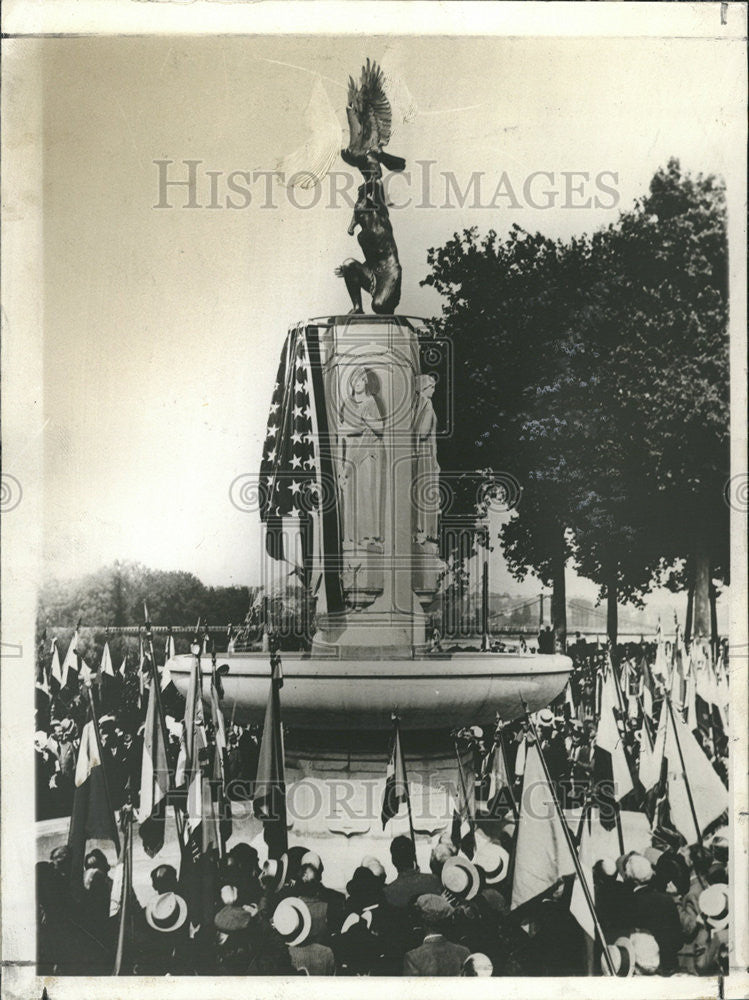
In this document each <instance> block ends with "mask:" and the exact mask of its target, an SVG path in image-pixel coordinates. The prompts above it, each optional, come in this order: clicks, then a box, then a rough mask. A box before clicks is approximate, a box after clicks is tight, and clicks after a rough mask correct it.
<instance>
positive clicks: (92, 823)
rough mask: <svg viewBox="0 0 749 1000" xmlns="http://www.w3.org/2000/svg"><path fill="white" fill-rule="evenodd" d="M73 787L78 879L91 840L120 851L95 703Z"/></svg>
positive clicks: (72, 843) (72, 839)
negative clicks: (104, 841) (88, 842)
mask: <svg viewBox="0 0 749 1000" xmlns="http://www.w3.org/2000/svg"><path fill="white" fill-rule="evenodd" d="M74 784H75V792H74V794H73V809H72V813H71V816H70V828H69V831H68V846H69V847H70V850H71V854H72V873H73V878H74V879H76V878H78V877H79V876H80V875H81V874H82V872H83V859H84V857H85V855H86V843H87V841H88V840H89V839H96V840H111V841H112V843H113V844H114V846H115V848H116V849H117V853H118V854H119V852H120V838H119V836H118V833H117V823H116V822H115V818H114V810H113V809H112V802H111V799H110V797H109V788H108V785H107V775H106V771H105V767H104V763H103V754H102V747H101V738H100V736H99V723H98V722H97V719H96V715H95V713H94V711H93V703H92V704H91V706H90V707H89V721H88V722H87V723H86V725H85V726H84V727H83V731H82V732H81V745H80V749H79V750H78V760H77V762H76V767H75V779H74Z"/></svg>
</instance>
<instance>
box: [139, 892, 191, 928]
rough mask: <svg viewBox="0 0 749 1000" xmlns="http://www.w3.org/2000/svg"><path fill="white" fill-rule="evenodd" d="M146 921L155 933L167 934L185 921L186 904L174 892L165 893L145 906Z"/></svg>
mask: <svg viewBox="0 0 749 1000" xmlns="http://www.w3.org/2000/svg"><path fill="white" fill-rule="evenodd" d="M146 920H147V922H148V924H149V926H150V927H153V929H154V930H155V931H161V932H162V933H163V934H168V933H169V932H170V931H176V930H179V928H180V927H181V926H182V925H183V924H184V922H185V920H187V903H186V902H185V900H184V899H183V898H182V897H181V896H178V895H177V893H176V892H165V893H162V895H161V896H157V897H156V899H152V900H151V901H150V902H149V903H148V904H147V906H146Z"/></svg>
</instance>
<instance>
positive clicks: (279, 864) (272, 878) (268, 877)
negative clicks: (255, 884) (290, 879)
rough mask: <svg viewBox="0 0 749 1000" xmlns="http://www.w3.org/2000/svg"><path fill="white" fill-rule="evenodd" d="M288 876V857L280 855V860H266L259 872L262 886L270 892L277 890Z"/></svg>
mask: <svg viewBox="0 0 749 1000" xmlns="http://www.w3.org/2000/svg"><path fill="white" fill-rule="evenodd" d="M288 874H289V856H288V854H282V855H281V857H280V858H268V860H267V861H266V862H265V864H264V865H263V870H262V871H261V872H260V878H261V881H262V883H263V885H264V886H266V888H268V889H270V890H271V891H272V892H278V890H279V889H280V888H281V886H283V885H284V884H285V882H286V877H287V875H288Z"/></svg>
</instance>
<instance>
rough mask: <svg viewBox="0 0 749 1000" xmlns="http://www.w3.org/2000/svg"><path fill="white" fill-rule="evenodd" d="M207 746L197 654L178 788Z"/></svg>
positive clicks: (187, 700)
mask: <svg viewBox="0 0 749 1000" xmlns="http://www.w3.org/2000/svg"><path fill="white" fill-rule="evenodd" d="M196 741H197V743H196ZM206 746H207V740H206V737H205V718H204V715H203V695H202V691H201V665H200V656H198V655H196V656H195V657H194V658H193V664H192V669H191V671H190V677H189V679H188V682H187V694H186V696H185V716H184V720H183V723H182V738H181V741H180V748H179V756H178V758H177V772H176V775H175V785H176V786H177V788H181V787H182V786H183V785H185V783H186V781H187V778H188V774H189V773H191V772H192V764H193V760H194V758H195V757H196V756H197V755H198V754H199V753H200V751H201V750H204V749H205V747H206Z"/></svg>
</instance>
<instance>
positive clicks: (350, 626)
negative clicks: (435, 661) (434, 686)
mask: <svg viewBox="0 0 749 1000" xmlns="http://www.w3.org/2000/svg"><path fill="white" fill-rule="evenodd" d="M425 632H426V616H425V615H423V614H421V613H413V614H410V615H409V614H403V613H402V612H397V611H387V610H382V611H377V610H376V606H373V607H372V608H370V609H368V610H367V612H366V614H362V613H357V612H351V613H349V612H341V613H338V614H330V615H320V618H319V620H318V630H317V632H316V633H315V636H314V638H313V640H312V656H313V657H322V658H325V657H335V658H336V659H341V658H342V657H343V658H345V659H352V660H359V659H368V660H392V659H410V658H411V657H413V656H414V655H422V654H424V653H426V651H427V645H426V639H425Z"/></svg>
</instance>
